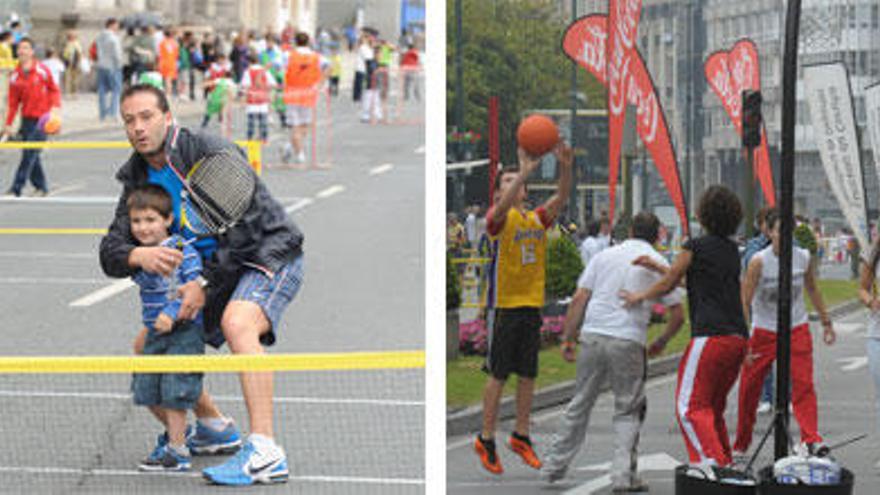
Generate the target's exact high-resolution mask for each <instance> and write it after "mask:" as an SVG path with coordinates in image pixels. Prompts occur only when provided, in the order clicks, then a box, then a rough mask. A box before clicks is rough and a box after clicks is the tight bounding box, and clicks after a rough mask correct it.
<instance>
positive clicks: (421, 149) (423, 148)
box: [415, 146, 425, 155]
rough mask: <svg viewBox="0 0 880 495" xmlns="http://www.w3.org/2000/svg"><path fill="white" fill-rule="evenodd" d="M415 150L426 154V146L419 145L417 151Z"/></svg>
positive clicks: (420, 153)
mask: <svg viewBox="0 0 880 495" xmlns="http://www.w3.org/2000/svg"><path fill="white" fill-rule="evenodd" d="M415 152H416V153H417V154H419V155H424V154H425V147H424V146H419V147H418V148H416V151H415Z"/></svg>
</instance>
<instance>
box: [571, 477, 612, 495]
mask: <svg viewBox="0 0 880 495" xmlns="http://www.w3.org/2000/svg"><path fill="white" fill-rule="evenodd" d="M611 484H612V481H611V475H610V474H603V475H602V476H599V477H598V478H596V479H592V480H590V481H588V482H586V483H584V484H583V485H579V486H577V487H575V488H572V489H571V490H566V491H564V492H562V493H563V495H589V494H591V493H593V492H597V491H599V490H601V489H603V488H605V487H608V486H611Z"/></svg>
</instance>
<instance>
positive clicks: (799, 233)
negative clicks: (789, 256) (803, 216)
mask: <svg viewBox="0 0 880 495" xmlns="http://www.w3.org/2000/svg"><path fill="white" fill-rule="evenodd" d="M794 240H795V241H797V245H798V246H800V247H801V248H803V249H806V250H807V251H809V252H810V254H816V248H817V247H818V246H817V244H816V236H815V235H814V234H813V229H811V228H810V226H809V225H807V224H805V223H802V224H800V225H798V226H797V227H795V229H794Z"/></svg>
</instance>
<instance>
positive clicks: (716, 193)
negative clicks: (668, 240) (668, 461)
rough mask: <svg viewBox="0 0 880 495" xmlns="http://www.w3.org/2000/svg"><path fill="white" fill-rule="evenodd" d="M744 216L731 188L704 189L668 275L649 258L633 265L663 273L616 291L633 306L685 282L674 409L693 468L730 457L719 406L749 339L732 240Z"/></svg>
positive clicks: (725, 461)
mask: <svg viewBox="0 0 880 495" xmlns="http://www.w3.org/2000/svg"><path fill="white" fill-rule="evenodd" d="M742 216H743V214H742V205H741V204H740V201H739V199H738V198H737V197H736V195H735V194H734V193H733V192H732V191H731V190H730V189H727V188H726V187H724V186H718V185H716V186H711V187H709V188H708V189H707V190H706V192H705V193H703V196H702V197H700V201H699V204H698V206H697V219H698V220H699V221H700V225H702V226H703V229H704V231H705V235H703V236H701V237H697V238H694V239H691V240H690V241H688V242H686V243H685V244H684V245H683V246H682V251H681V254H679V255H678V257H677V258H676V259H675V262H674V263H673V265H672V267H670V268H669V269H668V270H664V269H662V267H660V266H656V265H654V264H653V263H651V262H650V260H646V259H642V258H640V259H637V260H636V261H634V263H635V264H639V265H642V266H644V267H646V268H649V269H653V270H656V271H661V272H663V273H665V276H664V277H663V279H661V280H660V281H658V282H657V283H656V284H655V285H654V286H653V287H651V288H650V289H648V290H647V291H645V292H640V293H627V292H621V297H622V298H623V299H625V301H626V304H627V305H634V304H637V303H639V302H641V301H643V300H646V299H647V300H650V299H656V298H657V297H658V296H661V295H663V294H665V293H667V292H669V291H671V290H672V289H673V288H675V287H676V286H677V285H678V284H679V282H680V281H681V279H682V277H685V276H686V277H687V294H688V301H689V306H690V320H691V341H690V343H689V344H688V347H687V349H686V350H685V353H684V356H683V357H682V360H681V363H680V364H679V367H678V385H677V387H676V392H675V393H676V406H675V409H676V416H677V417H678V422H679V426H680V427H681V431H682V434H683V435H684V441H685V445H686V446H687V450H688V456H689V458H690V462H691V464H695V465H702V466H719V467H724V466H728V465H729V464H731V462H732V460H733V459H732V453H731V449H730V440H729V438H728V434H727V426H726V425H725V423H724V409H725V407H726V405H727V394H728V392H730V389H731V387H733V384H734V383H735V382H736V378H737V375H738V374H739V369H740V365H741V364H742V362H743V359H744V358H745V355H746V345H747V339H748V333H747V330H746V324H745V318H744V317H743V309H742V303H741V301H740V261H739V250H738V248H737V245H736V242H734V241H733V240H732V239H731V236H733V235H734V234H735V233H736V230H737V228H738V227H739V224H740V221H742Z"/></svg>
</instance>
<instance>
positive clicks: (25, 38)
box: [18, 36, 34, 47]
mask: <svg viewBox="0 0 880 495" xmlns="http://www.w3.org/2000/svg"><path fill="white" fill-rule="evenodd" d="M22 43H27V44H28V45H31V47H33V46H34V40H32V39H30V38H29V37H27V36H25V37H24V38H22V39H20V40H18V44H19V45H20V44H22Z"/></svg>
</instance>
